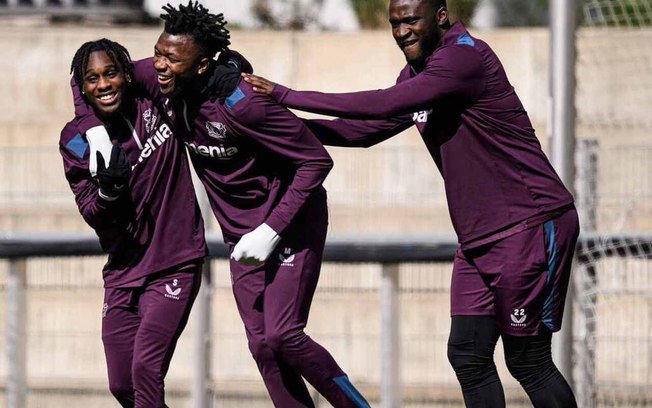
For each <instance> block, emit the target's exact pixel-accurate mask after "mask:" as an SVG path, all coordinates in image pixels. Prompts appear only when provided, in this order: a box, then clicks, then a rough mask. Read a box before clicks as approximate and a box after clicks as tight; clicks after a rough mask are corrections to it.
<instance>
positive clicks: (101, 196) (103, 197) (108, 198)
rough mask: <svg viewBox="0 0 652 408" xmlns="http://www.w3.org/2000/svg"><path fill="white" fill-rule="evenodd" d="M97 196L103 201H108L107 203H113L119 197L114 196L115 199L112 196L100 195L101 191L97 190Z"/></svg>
mask: <svg viewBox="0 0 652 408" xmlns="http://www.w3.org/2000/svg"><path fill="white" fill-rule="evenodd" d="M97 194H98V195H99V196H100V198H101V199H102V200H104V201H109V202H110V201H115V200H117V199H118V198H120V196H115V197H114V196H109V195H106V194H104V193H102V190H99V189H98V190H97Z"/></svg>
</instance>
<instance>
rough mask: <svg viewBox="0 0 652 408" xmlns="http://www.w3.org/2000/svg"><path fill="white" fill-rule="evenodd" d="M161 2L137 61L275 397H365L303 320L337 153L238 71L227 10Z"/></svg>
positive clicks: (295, 402) (240, 63)
mask: <svg viewBox="0 0 652 408" xmlns="http://www.w3.org/2000/svg"><path fill="white" fill-rule="evenodd" d="M164 10H165V12H166V14H163V15H162V16H161V17H162V19H163V20H164V21H165V28H164V31H163V33H162V34H161V35H160V37H159V39H158V42H157V43H156V46H155V52H154V58H153V60H152V59H147V60H144V61H140V62H137V63H136V64H135V80H136V81H137V82H139V83H141V84H142V85H143V86H144V88H145V89H147V91H148V92H149V93H150V94H151V95H152V97H153V98H154V99H155V100H156V101H158V102H159V103H160V104H161V105H162V106H166V108H167V112H168V115H169V116H170V118H171V119H172V120H173V121H174V122H175V124H176V125H177V127H176V128H175V133H176V134H177V135H178V136H179V137H180V138H181V139H182V140H183V141H184V143H185V144H186V146H187V148H188V151H189V152H190V155H191V159H192V162H193V165H194V167H195V170H196V171H197V175H198V176H199V178H200V180H201V181H202V183H203V184H204V186H205V188H206V191H207V193H208V197H209V200H210V203H211V206H212V208H213V212H214V213H215V216H216V217H217V219H218V222H219V224H220V226H221V229H222V233H223V236H224V239H225V242H226V243H227V244H228V245H229V247H230V250H231V264H230V266H231V277H232V285H233V293H234V295H235V299H236V303H237V306H238V310H239V312H240V315H241V318H242V320H243V322H244V325H245V330H246V334H247V338H248V341H249V349H250V350H251V353H252V355H253V357H254V359H255V361H256V363H257V365H258V368H259V370H260V373H261V375H262V377H263V380H264V382H265V385H266V387H267V389H268V392H269V394H270V396H271V398H272V401H273V403H274V405H275V406H277V407H282V408H292V407H314V403H313V401H312V399H311V397H310V394H309V392H308V389H307V387H306V385H305V383H304V381H303V379H305V380H307V381H308V382H309V383H310V384H312V385H313V386H314V387H315V389H317V391H319V392H320V393H321V394H322V395H323V396H324V397H325V398H326V399H327V400H328V401H329V402H330V403H331V404H332V405H333V406H335V407H337V408H346V407H353V408H360V407H368V406H369V405H368V403H367V402H366V401H365V399H364V398H363V397H362V395H360V393H359V392H358V391H357V390H356V389H355V387H353V385H352V384H351V382H350V381H349V379H348V377H347V376H346V374H345V373H344V371H343V370H342V369H341V368H340V367H339V366H338V364H337V363H336V362H335V360H334V359H333V357H332V356H331V355H330V353H329V352H328V351H327V350H326V349H324V348H323V347H322V346H321V345H319V344H318V343H317V342H315V341H314V340H313V339H311V338H310V337H309V336H307V335H306V334H305V332H304V328H305V326H306V323H307V320H308V313H309V310H310V305H311V302H312V297H313V294H314V291H315V288H316V286H317V281H318V279H319V273H320V268H321V259H322V253H323V249H324V244H325V239H326V231H327V224H328V212H327V204H326V191H325V189H324V188H323V187H322V182H323V181H324V179H325V178H326V175H327V174H328V172H329V171H330V169H331V167H332V160H331V159H330V157H329V156H328V153H327V152H326V150H325V149H324V147H323V146H322V145H321V143H319V141H318V140H317V138H316V137H315V136H314V135H313V134H312V133H311V132H310V131H309V130H308V129H307V128H306V126H305V125H303V123H302V122H301V121H300V120H299V119H298V118H297V117H296V116H294V115H293V114H292V113H291V112H289V111H288V110H287V109H285V108H283V107H281V106H280V105H279V104H278V103H276V102H274V101H273V100H272V99H271V98H269V97H267V96H263V95H257V94H255V93H253V91H252V87H251V86H250V85H248V84H247V83H245V82H242V83H240V73H241V71H246V72H251V66H250V65H249V63H248V62H247V61H246V60H245V59H244V58H243V57H242V56H240V55H239V54H238V53H236V52H234V51H231V50H229V48H228V46H229V45H230V42H229V31H228V30H227V29H226V28H225V25H226V21H225V20H224V18H223V16H222V15H221V14H219V15H215V14H211V13H210V12H209V11H208V10H207V9H206V8H204V7H203V6H202V5H200V4H199V3H196V2H195V3H193V2H192V1H191V2H189V3H188V5H187V6H184V5H181V6H179V7H178V9H177V8H174V7H172V6H170V5H168V6H166V7H164ZM218 53H219V58H218V59H217V60H214V57H215V56H216V55H217V54H218ZM78 102H79V101H78ZM76 112H77V113H78V116H81V117H83V119H81V121H82V122H83V123H85V126H86V128H88V127H90V126H93V125H95V124H96V123H95V122H94V120H95V119H94V118H93V117H92V115H88V112H87V109H85V107H84V106H83V104H81V103H77V111H76ZM276 248H279V249H276ZM274 251H275V252H274ZM272 254H273V255H272Z"/></svg>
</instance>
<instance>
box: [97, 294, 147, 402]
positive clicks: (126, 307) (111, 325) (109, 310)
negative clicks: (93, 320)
mask: <svg viewBox="0 0 652 408" xmlns="http://www.w3.org/2000/svg"><path fill="white" fill-rule="evenodd" d="M133 299H134V291H133V289H115V288H108V289H105V291H104V308H103V312H102V342H103V343H104V354H105V356H106V366H107V369H108V374H109V390H111V394H113V396H114V397H115V399H116V400H118V402H119V403H120V405H121V406H123V407H128V408H132V407H134V386H133V382H132V378H131V361H132V359H133V348H134V339H135V338H136V332H137V331H138V326H139V325H140V316H138V309H137V307H136V305H134V304H132V300H133Z"/></svg>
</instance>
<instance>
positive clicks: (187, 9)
mask: <svg viewBox="0 0 652 408" xmlns="http://www.w3.org/2000/svg"><path fill="white" fill-rule="evenodd" d="M163 10H164V11H165V12H166V13H167V14H161V18H162V19H163V20H164V21H165V32H166V33H168V34H172V35H189V36H191V37H192V38H193V39H194V40H195V42H197V44H199V45H200V46H201V47H203V48H204V49H205V51H206V54H207V56H208V57H210V58H213V57H214V56H215V55H216V54H217V53H218V52H222V51H226V50H228V48H229V45H230V44H231V41H229V38H230V35H229V30H227V29H226V28H225V27H224V26H226V24H227V22H226V20H224V14H222V13H220V14H217V15H216V14H211V13H210V12H209V11H208V9H207V8H206V7H204V6H202V5H201V4H199V2H198V1H195V2H193V1H192V0H190V1H188V5H187V6H184V5H183V4H180V5H179V9H178V10H177V9H175V8H174V7H173V6H172V5H170V4H169V3H168V5H166V6H163Z"/></svg>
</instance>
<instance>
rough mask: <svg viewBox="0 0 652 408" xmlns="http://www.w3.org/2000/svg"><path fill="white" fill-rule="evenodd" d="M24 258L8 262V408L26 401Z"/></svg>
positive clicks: (21, 404)
mask: <svg viewBox="0 0 652 408" xmlns="http://www.w3.org/2000/svg"><path fill="white" fill-rule="evenodd" d="M26 274H27V268H26V261H25V259H11V260H10V261H9V279H8V281H7V366H8V367H7V407H8V408H25V406H26V400H27V358H26V344H27V330H26V327H27V298H26V294H25V287H26V282H27V279H26Z"/></svg>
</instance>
